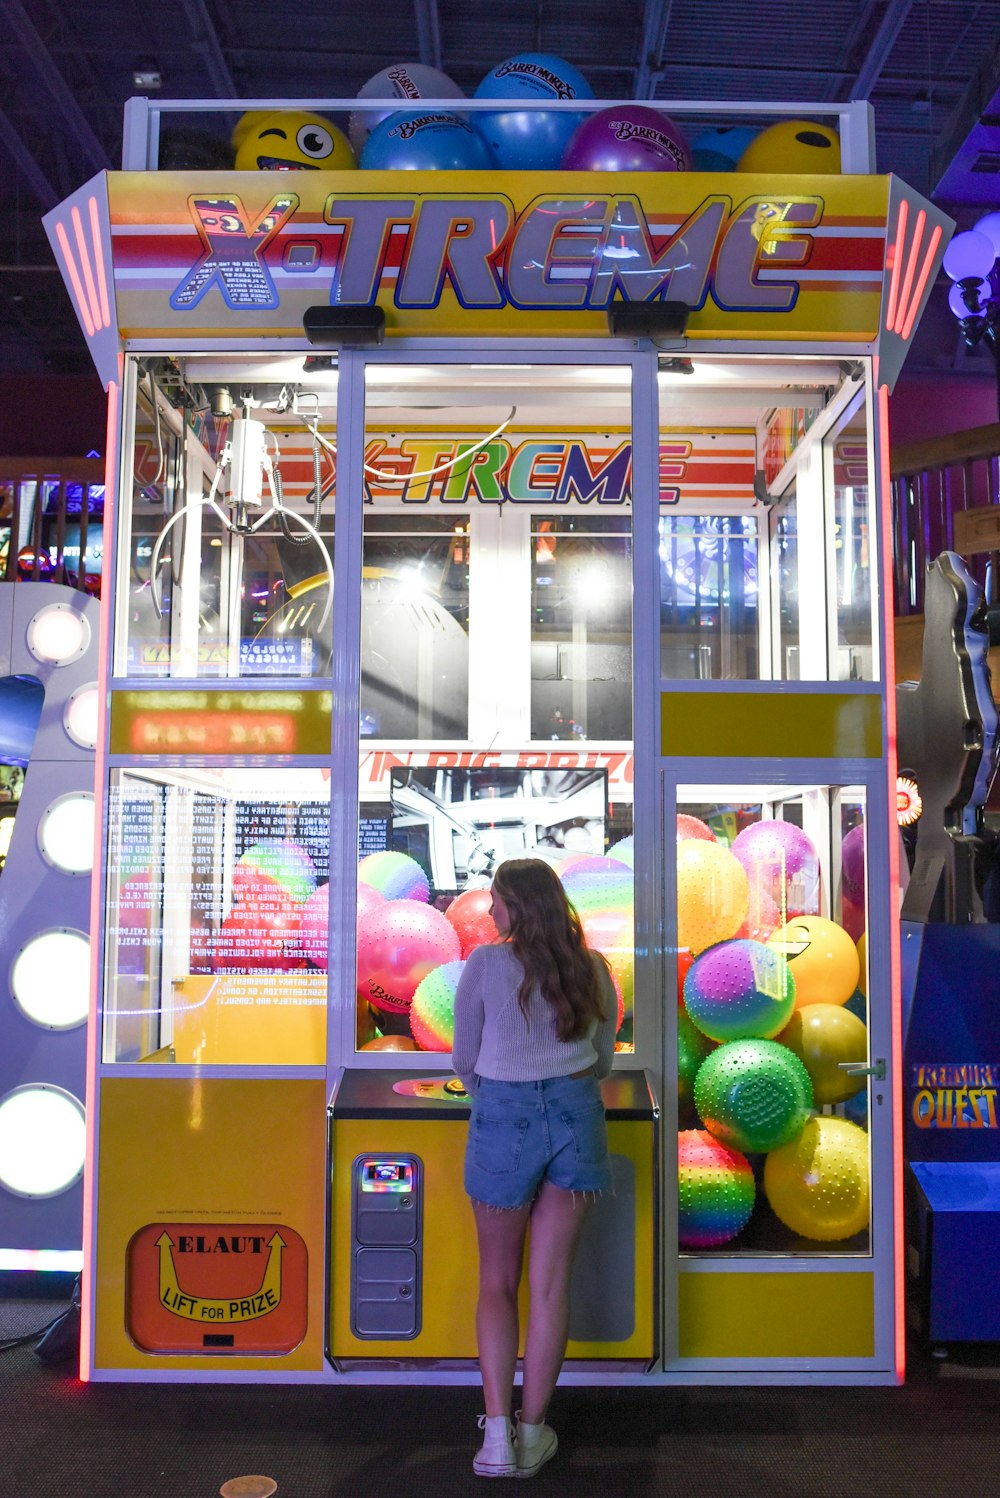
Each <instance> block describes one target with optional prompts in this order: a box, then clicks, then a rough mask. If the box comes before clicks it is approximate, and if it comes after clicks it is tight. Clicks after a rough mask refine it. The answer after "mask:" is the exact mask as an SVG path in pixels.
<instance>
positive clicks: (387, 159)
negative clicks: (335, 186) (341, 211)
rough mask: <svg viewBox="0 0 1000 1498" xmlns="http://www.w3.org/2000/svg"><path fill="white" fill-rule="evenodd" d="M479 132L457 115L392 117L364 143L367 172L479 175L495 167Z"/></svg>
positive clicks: (361, 161)
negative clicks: (468, 172) (461, 172)
mask: <svg viewBox="0 0 1000 1498" xmlns="http://www.w3.org/2000/svg"><path fill="white" fill-rule="evenodd" d="M492 164H493V163H492V161H491V158H490V153H489V149H488V147H487V145H486V142H485V141H484V140H483V138H482V136H481V135H480V134H479V132H478V131H477V130H474V129H473V128H472V126H471V125H470V124H469V123H468V121H467V120H463V119H461V118H460V117H459V116H458V115H457V114H441V113H430V114H420V113H412V114H403V113H398V114H391V115H390V116H389V118H388V119H386V120H382V121H381V122H380V123H379V124H378V125H376V126H375V128H374V129H373V130H372V133H371V134H370V135H369V137H368V139H367V140H366V141H365V144H364V147H363V149H362V152H361V157H360V159H359V161H358V166H359V167H360V168H361V169H362V170H363V171H364V170H369V171H376V172H378V171H399V170H403V171H415V172H425V171H442V172H446V171H463V170H472V171H480V170H483V169H484V168H487V167H490V166H492Z"/></svg>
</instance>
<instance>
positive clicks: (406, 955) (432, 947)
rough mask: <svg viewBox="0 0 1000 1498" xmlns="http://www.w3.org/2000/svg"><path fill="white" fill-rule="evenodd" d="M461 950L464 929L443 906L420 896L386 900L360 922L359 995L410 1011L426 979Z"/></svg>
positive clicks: (396, 1009) (384, 1007)
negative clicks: (438, 907) (425, 901)
mask: <svg viewBox="0 0 1000 1498" xmlns="http://www.w3.org/2000/svg"><path fill="white" fill-rule="evenodd" d="M461 955H462V949H461V944H460V942H459V939H458V932H457V931H456V930H455V928H454V926H452V925H451V924H450V922H449V921H448V920H447V919H446V918H445V916H443V915H442V914H441V912H440V910H435V908H434V906H433V905H425V904H423V903H422V902H421V901H419V900H386V901H385V902H384V903H383V905H382V906H381V907H380V908H379V909H377V910H376V911H375V912H374V913H373V914H372V915H371V917H370V918H369V919H368V920H366V921H365V923H364V925H361V924H360V923H359V925H358V997H359V998H361V999H364V1000H366V1001H367V1002H368V1003H369V1004H372V1005H374V1007H375V1008H376V1009H382V1010H384V1011H385V1012H386V1013H389V1014H405V1013H406V1012H407V1010H408V1009H409V1007H410V1004H411V1003H412V1002H413V995H414V993H415V992H416V990H417V985H418V984H419V983H420V981H421V980H422V979H423V978H426V976H427V974H428V973H429V972H431V970H432V969H433V968H436V967H440V966H441V965H442V963H445V962H457V961H458V960H459V959H460V958H461Z"/></svg>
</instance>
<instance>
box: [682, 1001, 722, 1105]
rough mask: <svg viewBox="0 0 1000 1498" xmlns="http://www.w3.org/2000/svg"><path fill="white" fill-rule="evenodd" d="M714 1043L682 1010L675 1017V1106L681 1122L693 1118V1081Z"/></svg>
mask: <svg viewBox="0 0 1000 1498" xmlns="http://www.w3.org/2000/svg"><path fill="white" fill-rule="evenodd" d="M713 1049H714V1043H713V1042H712V1041H711V1040H709V1038H708V1036H707V1035H704V1034H703V1033H702V1032H701V1030H699V1029H697V1028H696V1027H695V1026H694V1025H693V1024H692V1023H691V1021H690V1020H689V1019H688V1017H687V1014H686V1013H685V1012H684V1010H683V1009H682V1010H680V1011H679V1012H678V1015H677V1104H678V1108H679V1110H680V1116H681V1118H682V1120H687V1121H691V1120H693V1118H694V1079H695V1077H696V1076H697V1073H698V1068H699V1066H700V1065H701V1063H702V1062H703V1061H704V1059H705V1057H706V1056H707V1055H708V1054H709V1052H710V1051H712V1050H713Z"/></svg>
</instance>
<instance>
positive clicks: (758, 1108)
mask: <svg viewBox="0 0 1000 1498" xmlns="http://www.w3.org/2000/svg"><path fill="white" fill-rule="evenodd" d="M694 1105H695V1107H696V1108H697V1110H698V1117H699V1118H700V1119H701V1121H702V1123H703V1124H704V1125H705V1128H706V1129H708V1131H709V1133H710V1134H714V1135H715V1137H716V1139H721V1140H722V1142H723V1144H727V1145H729V1147H730V1149H737V1150H749V1151H752V1152H756V1151H766V1150H773V1149H777V1147H778V1146H779V1145H781V1144H787V1143H788V1141H789V1140H790V1139H794V1138H795V1136H796V1134H797V1133H798V1132H799V1130H800V1129H801V1128H802V1126H803V1124H804V1123H805V1122H806V1120H807V1119H808V1117H809V1110H810V1109H811V1108H812V1105H813V1091H812V1083H811V1082H810V1080H809V1073H808V1072H807V1071H806V1069H805V1067H804V1066H803V1065H802V1062H801V1061H800V1060H799V1058H798V1056H793V1055H792V1053H791V1051H790V1050H788V1048H787V1047H786V1046H783V1045H778V1043H777V1041H774V1040H733V1041H731V1042H730V1043H729V1044H728V1045H721V1046H719V1049H718V1050H717V1051H713V1052H712V1054H711V1055H710V1056H708V1057H706V1059H705V1060H704V1061H703V1062H702V1064H701V1066H700V1067H699V1069H698V1075H697V1076H696V1077H695V1079H694Z"/></svg>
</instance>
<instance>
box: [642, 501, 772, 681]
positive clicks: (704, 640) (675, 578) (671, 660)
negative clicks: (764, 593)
mask: <svg viewBox="0 0 1000 1498" xmlns="http://www.w3.org/2000/svg"><path fill="white" fill-rule="evenodd" d="M757 632H758V626H757V522H756V520H755V519H754V518H752V517H750V516H738V515H664V516H661V519H660V674H661V676H663V677H672V678H675V679H677V680H690V679H695V680H702V681H719V680H722V681H733V680H736V681H747V680H755V679H756V678H757V675H758V672H759V662H758V649H757Z"/></svg>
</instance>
